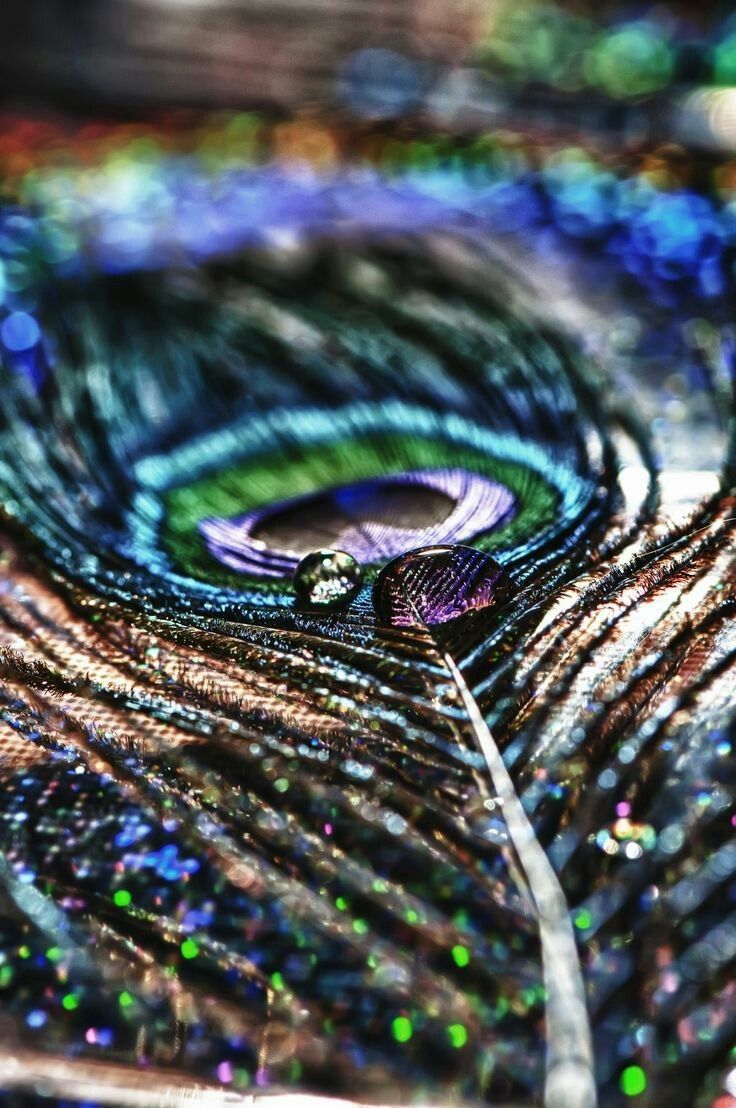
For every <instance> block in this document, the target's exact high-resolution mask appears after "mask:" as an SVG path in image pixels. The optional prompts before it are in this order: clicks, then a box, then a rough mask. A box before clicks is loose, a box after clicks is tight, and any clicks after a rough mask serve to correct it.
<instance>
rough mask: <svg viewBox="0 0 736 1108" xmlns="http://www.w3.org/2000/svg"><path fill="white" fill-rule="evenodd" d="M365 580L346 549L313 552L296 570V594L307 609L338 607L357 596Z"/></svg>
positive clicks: (358, 566)
mask: <svg viewBox="0 0 736 1108" xmlns="http://www.w3.org/2000/svg"><path fill="white" fill-rule="evenodd" d="M362 580H363V571H362V569H361V568H360V565H359V563H358V562H356V560H355V558H353V557H352V556H351V555H350V554H346V553H345V551H344V550H313V551H312V553H311V554H307V555H306V556H305V557H304V558H302V560H301V562H300V563H299V565H298V566H297V567H296V572H295V573H294V591H295V592H296V595H297V599H298V601H299V603H300V604H304V605H305V606H307V607H310V608H322V609H324V608H338V607H339V606H340V605H341V604H346V603H347V602H348V601H349V600H351V599H352V598H353V597H354V596H355V594H356V593H357V591H358V589H359V588H360V586H361V582H362Z"/></svg>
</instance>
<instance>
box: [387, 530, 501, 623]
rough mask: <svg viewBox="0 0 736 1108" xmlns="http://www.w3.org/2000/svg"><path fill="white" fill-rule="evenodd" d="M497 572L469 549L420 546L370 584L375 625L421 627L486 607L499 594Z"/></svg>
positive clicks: (495, 566)
mask: <svg viewBox="0 0 736 1108" xmlns="http://www.w3.org/2000/svg"><path fill="white" fill-rule="evenodd" d="M505 586H506V578H505V574H504V571H503V568H502V567H501V565H499V563H498V562H497V561H496V560H495V558H491V556H490V555H489V554H484V553H483V552H482V551H481V550H476V549H475V548H474V547H472V546H424V547H420V548H419V549H418V550H409V551H408V552H407V553H406V554H402V555H401V556H400V557H398V558H394V559H393V561H391V562H389V563H388V564H387V565H386V566H384V568H383V569H382V570H381V572H380V573H379V574H378V577H377V578H376V580H375V583H374V585H373V607H374V608H375V611H376V615H377V616H378V619H379V621H380V622H381V623H385V624H391V625H393V626H395V627H421V626H423V625H430V626H431V625H432V624H437V623H447V622H448V621H449V620H451V619H456V618H457V617H458V616H461V615H463V613H465V612H468V611H471V610H475V609H480V608H488V607H490V606H491V605H492V604H494V603H496V602H497V600H498V599H499V594H500V593H502V592H504V591H505Z"/></svg>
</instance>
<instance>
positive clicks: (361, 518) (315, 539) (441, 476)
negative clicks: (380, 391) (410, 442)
mask: <svg viewBox="0 0 736 1108" xmlns="http://www.w3.org/2000/svg"><path fill="white" fill-rule="evenodd" d="M412 492H413V494H414V498H415V499H416V500H417V501H419V500H421V499H422V498H424V499H425V500H426V498H427V496H428V495H430V494H434V498H435V511H434V518H432V519H431V520H429V521H428V520H427V519H422V522H421V523H420V524H419V525H417V517H416V514H415V513H412V511H411V510H410V509H411V500H412ZM407 503H408V507H409V510H407ZM437 504H439V505H440V506H441V507H440V508H439V509H438V508H437V507H436V505H437ZM514 506H515V498H514V495H513V493H511V492H510V491H509V489H507V488H506V487H505V486H504V485H500V484H498V483H497V482H496V481H491V480H489V479H488V478H487V477H482V476H481V475H480V474H477V473H471V472H469V471H468V470H464V469H440V470H424V469H418V470H411V471H408V472H405V473H400V474H393V475H390V476H385V477H380V478H375V479H371V480H367V481H360V482H357V483H356V484H351V485H342V486H340V487H339V488H335V489H326V490H323V491H320V492H318V493H311V494H309V495H307V496H302V497H298V498H296V499H294V500H288V501H280V502H279V503H278V504H269V505H268V506H266V507H262V508H256V509H254V510H252V511H250V512H247V513H246V514H245V515H243V516H238V517H237V518H234V519H222V518H212V519H204V520H202V522H201V523H200V524H199V530H200V533H201V534H202V536H203V538H204V540H205V542H206V544H207V548H208V550H209V551H210V553H211V554H212V555H213V556H214V557H215V558H216V559H217V560H218V561H219V562H221V563H222V564H223V565H226V566H228V567H229V568H230V569H234V570H237V571H238V572H239V573H247V574H250V575H251V576H253V577H270V578H283V577H289V576H291V575H292V574H293V573H294V570H295V569H296V567H297V565H298V564H299V562H300V561H301V559H302V557H303V556H304V554H305V553H306V552H307V551H309V550H313V549H315V547H318V546H330V547H331V548H333V549H339V550H344V551H346V552H347V553H348V554H351V555H352V556H353V558H355V559H356V560H357V561H358V562H360V563H361V564H362V565H370V564H372V563H375V562H380V561H384V560H385V559H387V558H395V557H396V556H397V555H398V554H401V553H403V552H404V551H405V550H407V549H410V548H413V547H417V546H434V545H437V544H439V543H461V542H467V541H469V540H471V539H473V538H474V537H475V536H477V535H481V534H484V533H486V532H487V531H491V530H493V529H494V528H496V527H498V526H499V524H501V523H503V522H505V521H506V520H507V519H508V518H509V517H510V516H511V515H512V514H513V512H514ZM424 514H425V515H426V512H425V513H424ZM420 515H421V513H420ZM263 535H268V536H269V538H268V539H265V538H263V537H259V536H263ZM279 535H280V537H279ZM274 536H276V538H274Z"/></svg>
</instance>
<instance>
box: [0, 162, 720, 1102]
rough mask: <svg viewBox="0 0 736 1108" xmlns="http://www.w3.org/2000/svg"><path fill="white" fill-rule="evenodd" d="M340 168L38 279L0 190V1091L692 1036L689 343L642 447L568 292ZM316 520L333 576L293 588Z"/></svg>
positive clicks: (701, 974)
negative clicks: (111, 256) (680, 401)
mask: <svg viewBox="0 0 736 1108" xmlns="http://www.w3.org/2000/svg"><path fill="white" fill-rule="evenodd" d="M269 172H271V171H269ZM248 187H251V188H252V189H255V187H256V186H255V185H251V186H248ZM261 187H263V188H264V189H265V192H263V193H259V194H258V195H259V196H260V201H259V203H260V204H261V205H262V206H264V207H265V208H268V205H269V204H275V203H276V202H277V201H276V200H275V199H274V196H276V197H277V198H278V196H280V195H281V194H280V193H279V192H278V189H279V188H282V189H283V190H285V192H286V193H288V197H289V205H291V206H290V207H289V211H290V212H293V211H294V210H295V207H294V189H295V188H296V186H295V185H294V182H293V181H287V182H286V183H281V184H280V183H279V179H278V175H276V174H275V173H272V175H271V177H270V178H268V179H267V182H266V185H265V186H261ZM382 187H383V186H381V185H380V183H378V182H375V181H372V180H371V181H370V182H368V183H366V182H365V181H363V182H362V183H361V182H358V183H357V184H356V183H355V182H353V183H352V184H351V183H350V182H343V183H339V182H337V183H335V184H334V186H332V192H331V193H330V192H329V190H327V193H328V195H327V196H326V197H325V195H323V194H322V193H321V192H320V191H319V190H316V189H315V188H314V187H313V186H312V185H311V184H309V183H307V184H305V185H304V186H303V195H302V196H301V204H302V207H301V208H300V209H296V210H298V212H299V213H300V214H299V220H300V221H301V230H302V232H303V233H301V234H300V235H299V236H297V237H296V239H292V238H289V236H286V238H285V239H284V240H283V241H281V240H277V241H271V242H268V243H264V242H240V243H238V244H237V249H224V248H223V249H218V250H216V251H214V252H213V256H212V257H206V258H205V257H203V256H200V255H199V254H198V247H197V245H196V243H195V245H194V246H192V242H193V241H194V240H193V239H191V240H187V241H186V242H185V246H187V247H188V248H190V252H191V253H193V255H194V261H195V262H196V264H193V262H192V258H191V256H190V257H189V258H188V259H187V260H186V262H182V259H181V258H179V259H178V260H177V259H172V257H171V256H170V249H169V248H170V244H169V246H168V247H167V248H166V249H164V247H162V245H161V243H160V242H158V241H157V242H155V243H154V245H155V248H156V251H158V252H159V253H161V254H162V256H165V257H166V258H167V261H168V262H169V264H167V265H166V266H164V267H161V266H156V265H153V264H151V263H150V258H149V257H146V258H143V257H142V255H141V256H136V257H135V258H134V259H133V261H130V262H126V263H125V264H123V261H121V260H120V258H119V257H118V256H116V258H117V261H116V264H114V265H112V264H110V265H108V266H107V267H105V266H101V265H100V264H99V258H95V257H94V256H93V255H94V243H95V242H96V241H97V240H96V239H95V238H94V236H92V237H91V238H89V241H88V246H87V255H85V257H87V261H86V262H85V264H76V265H68V266H66V267H62V268H61V270H59V269H57V270H56V271H55V272H54V275H53V279H51V278H49V277H48V275H47V274H46V270H45V269H44V265H45V264H46V261H47V259H48V250H47V251H46V253H44V239H43V233H42V232H38V234H39V235H40V236H41V237H40V238H38V239H37V238H32V231H31V224H30V222H29V221H27V220H26V217H25V216H23V215H22V214H19V213H17V212H16V213H9V214H8V215H7V216H6V221H5V231H4V235H5V239H4V242H5V246H6V250H7V252H8V257H10V258H11V260H12V258H15V259H16V263H15V264H16V265H17V264H19V263H18V260H17V259H18V257H19V256H20V251H21V247H19V246H18V245H17V244H18V242H19V241H21V240H22V249H23V251H25V253H23V254H22V260H23V264H24V265H27V266H28V267H32V266H34V265H37V267H38V272H37V274H36V277H35V284H34V288H35V289H36V290H37V297H38V298H37V302H35V303H34V306H33V312H34V315H33V316H30V315H29V314H28V311H29V310H30V309H29V308H28V306H27V305H24V304H23V303H21V302H19V303H18V304H16V305H15V311H14V313H13V316H12V317H11V316H9V317H7V318H12V319H14V323H13V325H12V326H13V327H15V328H16V331H17V329H18V328H19V327H21V328H22V326H26V327H27V326H28V324H27V322H25V321H27V320H29V319H31V320H32V321H34V320H35V319H36V318H38V320H39V321H40V332H39V336H36V335H35V333H34V334H33V335H31V336H27V337H28V338H29V340H30V339H31V338H32V339H33V341H25V339H23V338H22V336H21V338H19V339H16V341H14V343H8V342H6V348H7V351H6V354H7V358H6V362H7V364H6V366H5V368H4V369H3V370H2V373H3V378H2V389H3V394H2V395H3V406H2V414H1V430H0V501H1V502H2V509H3V538H2V557H3V567H4V577H3V582H2V585H1V587H0V643H1V644H2V655H1V658H0V677H1V684H0V718H1V719H2V723H3V732H2V745H1V746H0V756H1V758H2V763H1V765H2V782H3V800H2V805H0V815H1V817H2V819H1V820H0V848H1V849H2V856H3V859H4V860H3V862H2V868H1V869H0V884H1V887H2V899H3V912H2V918H1V920H0V927H1V928H2V931H1V932H0V940H1V941H0V949H2V952H3V954H2V964H1V965H0V988H1V989H2V991H3V1025H2V1036H3V1041H4V1046H3V1050H4V1054H3V1055H2V1057H0V1086H3V1087H6V1088H8V1089H10V1090H12V1089H16V1090H21V1092H22V1091H23V1090H26V1091H29V1090H30V1091H33V1090H34V1089H35V1090H36V1091H38V1090H39V1089H41V1090H42V1091H43V1090H46V1094H45V1095H54V1096H58V1097H60V1098H66V1100H69V1099H70V1098H77V1099H79V1098H82V1099H84V1098H87V1099H88V1098H89V1096H93V1098H94V1100H95V1102H100V1103H106V1104H115V1105H127V1104H131V1105H132V1104H139V1103H144V1102H145V1103H146V1104H147V1105H154V1104H164V1103H166V1104H180V1103H181V1104H184V1103H193V1104H200V1103H201V1104H203V1105H204V1104H238V1103H251V1102H252V1101H251V1100H249V1099H248V1098H250V1097H252V1096H253V1095H254V1094H259V1093H260V1092H263V1093H264V1094H266V1093H268V1094H275V1093H278V1092H281V1093H283V1094H284V1095H285V1096H286V1098H287V1102H289V1097H290V1096H294V1095H296V1093H310V1094H312V1095H314V1096H315V1097H317V1096H319V1097H325V1098H342V1099H343V1100H349V1101H351V1102H370V1103H380V1104H385V1105H388V1104H398V1103H410V1102H411V1103H418V1102H420V1101H421V1102H422V1103H431V1104H438V1105H439V1104H450V1103H454V1104H459V1103H464V1104H465V1103H467V1104H472V1103H489V1104H497V1105H501V1104H503V1105H529V1104H532V1103H541V1102H542V1101H543V1100H544V1102H545V1103H546V1104H547V1105H548V1106H550V1108H552V1106H554V1108H563V1106H564V1108H575V1106H577V1105H580V1106H581V1108H582V1106H589V1105H592V1104H593V1103H595V1102H596V1099H597V1098H599V1099H600V1102H601V1103H603V1104H615V1103H618V1100H617V1097H618V1095H619V1091H620V1089H621V1088H624V1086H625V1085H626V1082H628V1087H629V1088H631V1087H633V1086H634V1085H636V1083H637V1082H638V1083H641V1082H642V1081H643V1082H644V1086H648V1090H649V1091H648V1095H649V1096H650V1097H651V1098H652V1099H651V1103H652V1104H656V1105H661V1104H667V1105H675V1106H676V1105H683V1106H685V1105H688V1106H690V1105H695V1104H697V1105H706V1104H710V1102H711V1101H710V1099H709V1097H710V1096H711V1093H712V1091H713V1090H714V1089H716V1090H717V1088H718V1080H719V1075H721V1074H722V1072H723V1071H724V1069H725V1067H727V1065H728V1058H729V1051H730V1050H731V1049H732V1047H733V1045H734V1041H735V1039H734V1036H735V1035H736V1023H735V1019H734V1012H736V1006H735V1005H734V981H733V967H734V958H736V923H735V922H734V907H733V878H734V872H735V871H736V852H735V851H734V849H733V843H732V827H733V821H734V819H735V818H736V816H735V815H734V813H735V812H736V807H735V805H736V796H735V794H734V776H733V768H732V765H733V763H732V751H731V747H732V741H733V727H734V712H733V681H734V676H735V674H736V638H735V637H734V629H733V628H734V623H733V612H734V602H735V594H734V589H735V586H736V580H735V578H734V550H735V545H734V544H735V539H734V531H733V524H734V520H735V518H736V511H735V505H734V488H733V479H734V458H733V452H732V446H733V444H732V440H731V438H730V437H729V434H731V435H732V425H731V430H730V431H729V422H728V421H729V411H730V405H731V398H730V391H729V390H730V381H731V371H730V364H731V363H730V360H729V359H730V352H729V347H728V344H727V341H726V340H725V339H724V341H723V343H722V344H721V345H720V346H719V347H718V349H717V350H716V351H715V353H713V351H711V353H712V355H713V356H712V358H711V361H710V363H709V365H710V370H709V372H708V374H707V375H706V377H707V380H706V386H705V387H703V388H702V389H701V391H700V392H699V393H698V397H697V404H696V405H695V406H696V408H697V412H696V418H697V422H696V424H693V423H689V422H685V423H683V424H682V425H681V427H680V432H679V437H678V436H677V435H675V436H674V437H673V438H671V439H670V441H669V442H666V443H663V441H662V428H661V426H660V427H657V426H656V425H650V420H649V418H648V415H647V403H648V401H647V397H651V395H652V389H653V384H652V383H651V382H648V381H646V380H637V378H636V376H635V372H634V366H633V364H632V362H631V360H629V359H627V356H626V352H625V351H624V353H621V350H620V349H617V350H614V349H613V346H612V345H611V344H610V343H609V342H608V339H609V338H610V336H609V335H608V334H607V324H606V319H605V317H604V316H603V315H602V314H601V313H600V312H599V311H598V310H597V307H596V302H595V297H594V296H593V295H591V296H590V297H589V298H587V299H586V297H585V296H584V295H583V293H582V292H581V293H580V294H579V298H578V301H577V302H576V304H575V312H574V313H573V315H572V317H571V314H570V311H569V303H567V302H566V300H565V291H564V289H563V288H558V289H555V288H552V287H551V286H550V285H549V283H548V282H547V277H546V276H545V271H544V270H543V269H542V268H540V272H539V274H537V275H535V274H533V273H532V274H530V273H529V272H526V273H523V272H521V267H520V264H519V256H518V255H517V254H515V253H514V251H513V250H512V249H511V248H510V247H509V246H508V244H506V245H505V246H502V245H501V244H500V242H499V241H497V240H496V241H494V239H493V237H492V236H491V235H490V234H489V232H488V228H487V227H486V228H485V230H484V233H483V234H480V232H479V225H478V223H477V220H476V222H475V223H473V224H472V228H471V226H469V225H467V226H464V225H463V220H462V219H459V218H456V215H452V218H451V217H450V214H448V211H449V210H448V208H447V206H446V205H445V206H443V205H441V204H440V202H439V200H437V198H436V197H434V198H433V199H432V203H431V205H430V202H429V200H427V204H428V205H429V207H428V208H427V209H426V210H424V209H422V210H417V211H415V213H414V215H415V219H414V222H413V224H412V223H410V221H409V220H408V219H407V212H408V211H409V210H411V203H410V202H409V201H407V199H406V198H405V197H404V198H402V197H400V196H398V197H397V193H396V192H395V191H394V192H392V191H391V189H388V188H386V190H385V195H384V201H385V202H384V206H383V208H382V209H381V210H382V211H383V212H384V213H386V212H388V213H389V216H391V211H392V209H391V208H390V204H391V203H394V204H396V205H397V212H396V214H395V215H394V216H391V218H389V216H385V218H384V225H383V226H381V227H380V228H377V227H375V226H371V216H370V212H371V211H372V210H373V209H371V207H370V204H369V203H368V200H367V199H366V197H368V198H369V199H370V197H372V198H373V200H374V201H375V198H376V195H377V194H378V193H380V190H381V188H382ZM351 189H352V193H351ZM297 191H298V190H297ZM219 202H221V203H224V201H223V200H222V197H220V198H219ZM285 203H286V202H285V201H283V200H282V208H281V209H280V212H281V214H280V216H279V219H280V220H281V222H283V218H284V217H283V211H284V205H285ZM348 203H350V205H352V209H353V210H358V211H359V210H360V208H361V205H362V204H366V205H367V206H366V208H365V211H364V215H363V218H362V221H361V217H360V215H358V216H357V217H355V218H354V219H353V220H352V222H351V224H350V227H349V232H348V231H346V229H345V226H344V223H345V210H346V207H347V206H348ZM475 215H476V216H477V212H476V213H475ZM68 218H69V222H70V225H71V226H72V228H73V227H74V220H73V219H72V217H68ZM223 218H224V217H223ZM295 218H296V217H295ZM24 220H26V221H25V222H24ZM448 221H449V222H454V223H455V224H456V225H455V226H453V227H449V228H448V226H447V222H448ZM82 222H83V221H82ZM82 222H80V227H81V226H82ZM88 222H89V221H88ZM108 222H109V224H110V227H111V228H112V229H111V230H110V236H109V237H110V241H112V242H113V245H114V244H115V242H117V241H118V240H117V239H115V238H114V234H113V232H114V220H112V219H110V220H108ZM401 224H403V225H404V226H401V227H400V226H399V225H401ZM105 226H107V224H104V225H103V230H104V227H105ZM213 226H214V224H213ZM411 227H413V228H414V229H413V230H412V229H411ZM304 228H306V231H304ZM47 230H48V229H47ZM77 230H79V228H77ZM82 230H83V231H84V233H85V234H89V226H88V224H84V227H82ZM98 230H99V229H98ZM210 232H211V233H212V234H214V232H213V231H212V228H211V227H210ZM34 233H36V232H34ZM81 233H82V232H81V231H80V234H81ZM95 233H97V232H95ZM192 234H194V232H192ZM181 238H182V236H181V235H180V240H181ZM8 244H10V245H8ZM14 244H15V245H14ZM180 245H181V241H180ZM11 247H12V248H13V250H14V251H15V252H14V253H13V250H11ZM167 251H168V254H167ZM90 258H91V261H90V260H89V259H90ZM39 259H40V260H39ZM44 259H46V261H45V260H44ZM46 268H48V267H46ZM34 273H36V270H34ZM620 295H621V296H622V297H623V296H624V292H621V294H620ZM627 304H628V307H627V310H628V311H632V312H633V311H635V310H636V309H635V308H634V307H632V301H631V299H630V300H629V301H628V302H627ZM20 316H23V317H24V318H23V319H20V318H19V317H20ZM11 330H12V328H11ZM41 332H42V334H41ZM8 333H9V332H8ZM13 334H14V335H15V334H16V332H13ZM18 334H20V332H18ZM11 337H12V336H11ZM6 338H7V334H6ZM642 398H643V399H642ZM694 418H695V417H694ZM655 422H656V421H655ZM694 426H695V427H696V431H697V433H696V431H694V430H693V427H694ZM698 434H699V435H700V436H701V437H700V438H698ZM710 459H713V464H710V461H709V460H710ZM673 474H674V476H673ZM416 548H431V549H434V548H437V550H439V551H442V550H446V549H447V548H450V549H451V551H455V552H457V551H460V553H459V554H457V553H454V554H452V559H454V560H451V561H448V560H447V559H445V560H444V561H442V560H440V562H436V561H434V560H433V561H430V562H428V563H426V564H424V565H423V566H422V568H421V572H418V573H416V572H414V571H413V570H412V572H410V573H408V574H404V575H403V576H402V575H401V573H399V570H398V569H397V560H398V561H399V562H400V561H401V559H402V557H403V556H404V555H405V554H406V552H408V551H412V550H415V549H416ZM323 549H337V550H340V551H345V552H346V553H347V554H349V555H351V556H352V558H353V559H355V561H356V562H358V563H359V565H360V568H361V570H362V577H361V584H360V588H358V589H356V590H355V594H354V595H351V597H350V598H349V599H348V600H347V602H346V603H344V604H343V605H342V606H336V607H334V608H333V607H329V608H327V609H326V610H315V609H314V608H312V607H310V606H309V605H308V604H304V603H301V602H300V600H299V597H298V596H297V593H296V592H295V589H294V583H293V578H294V573H295V571H296V570H297V567H298V566H299V564H300V562H301V561H302V559H303V558H304V556H305V555H308V554H309V553H310V552H312V551H318V550H323ZM463 551H464V553H463ZM453 590H455V591H454V592H453ZM427 595H431V596H432V597H434V598H435V600H436V605H435V606H437V605H439V607H442V605H443V604H445V602H447V603H446V607H445V608H444V609H443V611H444V615H443V616H442V618H438V619H437V620H434V619H432V618H429V617H428V615H427V609H426V608H421V597H425V596H427ZM458 597H459V598H460V601H462V603H460V601H458V602H457V603H458V604H459V607H458V606H457V605H455V606H454V607H453V604H455V602H456V600H457V598H458ZM468 597H470V598H471V599H470V600H468ZM376 598H378V599H376ZM418 598H419V599H418ZM435 600H433V603H435ZM450 601H452V604H451V603H450ZM420 609H421V610H420ZM433 610H434V609H433ZM396 611H398V612H400V613H403V616H400V617H398V616H397V618H392V613H393V612H396ZM414 617H416V618H414ZM103 1062H104V1063H105V1064H104V1066H103V1065H102V1064H101V1063H103ZM622 1074H623V1075H628V1076H627V1077H623V1078H622ZM622 1080H623V1081H624V1084H623V1085H622V1084H621V1082H622ZM644 1086H642V1088H643V1087H644ZM18 1095H20V1093H19V1094H18ZM141 1098H143V1099H141ZM292 1102H293V1101H292Z"/></svg>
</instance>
